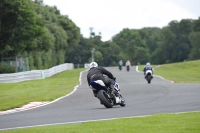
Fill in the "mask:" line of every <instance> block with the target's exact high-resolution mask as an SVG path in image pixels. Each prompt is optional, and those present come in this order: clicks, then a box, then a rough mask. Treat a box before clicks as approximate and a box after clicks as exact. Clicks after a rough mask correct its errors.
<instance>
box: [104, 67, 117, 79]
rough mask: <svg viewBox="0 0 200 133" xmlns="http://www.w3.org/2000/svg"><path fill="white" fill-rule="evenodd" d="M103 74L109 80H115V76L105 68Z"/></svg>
mask: <svg viewBox="0 0 200 133" xmlns="http://www.w3.org/2000/svg"><path fill="white" fill-rule="evenodd" d="M102 72H103V74H105V75H107V76H108V77H109V78H111V79H115V77H114V76H113V74H112V73H111V72H109V71H107V70H106V69H105V68H103V67H102Z"/></svg>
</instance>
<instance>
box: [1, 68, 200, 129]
mask: <svg viewBox="0 0 200 133" xmlns="http://www.w3.org/2000/svg"><path fill="white" fill-rule="evenodd" d="M107 69H108V70H110V71H111V72H112V73H113V74H114V76H115V77H117V82H118V83H119V85H120V88H121V94H122V95H123V97H124V98H125V100H126V104H127V105H126V106H125V107H120V106H115V107H113V108H111V109H107V108H105V107H104V106H103V105H100V102H99V100H98V99H97V98H95V97H94V96H93V93H92V91H91V89H90V88H89V87H88V85H87V82H86V75H87V71H86V72H83V73H82V76H81V82H82V84H81V85H80V86H79V87H78V88H77V90H76V91H75V92H74V93H73V94H71V95H69V96H67V97H65V98H63V99H61V100H59V101H57V102H54V103H51V104H48V105H46V106H42V107H38V108H35V109H31V110H27V111H22V112H17V113H12V114H6V115H1V116H0V130H5V129H13V128H24V127H29V126H36V125H48V124H50V125H51V124H52V125H53V124H59V123H76V122H80V121H89V120H99V119H109V118H118V117H133V116H143V115H153V114H161V113H176V112H189V111H199V110H200V84H199V83H196V84H189V83H184V84H182V83H181V84H176V83H172V82H170V81H167V80H163V79H162V78H159V77H155V76H154V78H153V80H152V83H151V84H148V83H147V81H146V80H145V79H144V75H143V73H138V72H136V68H135V67H131V70H130V72H127V71H125V68H123V70H122V71H119V70H118V68H117V67H108V68H107Z"/></svg>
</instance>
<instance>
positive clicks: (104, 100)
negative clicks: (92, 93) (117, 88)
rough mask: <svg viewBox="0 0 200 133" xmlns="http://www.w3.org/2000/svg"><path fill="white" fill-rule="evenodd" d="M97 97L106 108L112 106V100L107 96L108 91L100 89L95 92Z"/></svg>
mask: <svg viewBox="0 0 200 133" xmlns="http://www.w3.org/2000/svg"><path fill="white" fill-rule="evenodd" d="M97 97H98V98H99V100H100V101H101V103H102V104H103V105H104V106H105V107H106V108H112V107H113V100H112V99H111V98H110V97H109V95H108V93H107V92H106V91H104V90H100V91H98V93H97Z"/></svg>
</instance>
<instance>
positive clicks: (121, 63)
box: [118, 60, 123, 68]
mask: <svg viewBox="0 0 200 133" xmlns="http://www.w3.org/2000/svg"><path fill="white" fill-rule="evenodd" d="M118 65H119V68H122V66H123V61H122V60H120V61H119V63H118Z"/></svg>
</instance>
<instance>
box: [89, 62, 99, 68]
mask: <svg viewBox="0 0 200 133" xmlns="http://www.w3.org/2000/svg"><path fill="white" fill-rule="evenodd" d="M89 67H90V68H93V67H98V64H97V63H96V62H91V63H90V65H89Z"/></svg>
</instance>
